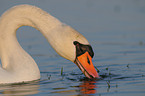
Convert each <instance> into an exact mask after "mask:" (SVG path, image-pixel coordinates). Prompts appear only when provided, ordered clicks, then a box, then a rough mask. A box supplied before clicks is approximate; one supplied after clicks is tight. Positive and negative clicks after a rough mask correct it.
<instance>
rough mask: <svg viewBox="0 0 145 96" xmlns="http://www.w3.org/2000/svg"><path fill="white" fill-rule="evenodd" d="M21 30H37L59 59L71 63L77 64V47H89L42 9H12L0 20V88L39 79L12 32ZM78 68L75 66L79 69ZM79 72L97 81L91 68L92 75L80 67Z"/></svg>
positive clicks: (29, 7)
mask: <svg viewBox="0 0 145 96" xmlns="http://www.w3.org/2000/svg"><path fill="white" fill-rule="evenodd" d="M21 26H31V27H34V28H36V29H37V30H39V31H40V32H41V33H42V34H43V36H44V37H45V38H46V39H47V41H48V42H49V43H50V45H51V46H52V47H53V49H54V50H55V51H56V52H57V53H58V54H59V55H60V56H62V57H64V58H66V59H68V60H70V61H72V62H74V63H76V61H79V59H77V60H76V54H77V52H76V48H79V46H81V44H83V45H89V42H88V40H87V39H86V38H85V37H84V36H83V35H81V34H80V33H78V32H77V31H76V30H74V29H73V28H71V27H70V26H68V25H66V24H64V23H62V22H60V21H59V20H58V19H56V18H55V17H53V16H51V15H50V14H49V13H47V12H45V11H43V10H42V9H40V8H38V7H35V6H32V5H18V6H14V7H12V8H10V9H9V10H7V11H6V12H5V13H4V14H3V15H2V16H1V18H0V58H1V63H2V67H0V84H2V83H17V82H25V81H32V80H37V79H40V71H39V68H38V66H37V64H36V62H35V61H34V60H33V58H32V57H31V56H30V55H29V54H28V53H27V52H26V51H25V50H24V49H23V48H22V47H21V46H20V44H19V42H18V41H17V38H16V31H17V29H18V28H19V27H21ZM75 41H77V42H78V44H77V45H74V42H75ZM86 51H87V50H86ZM83 52H85V51H83ZM82 54H84V53H82ZM88 55H89V54H88ZM87 58H88V57H87ZM79 64H81V63H80V62H79ZM79 64H77V65H78V66H79ZM89 64H90V62H89ZM79 68H80V69H81V70H82V71H83V73H84V74H85V75H86V74H87V75H86V76H87V77H89V76H90V77H94V78H95V77H99V76H98V74H97V73H96V72H95V69H94V68H93V69H92V70H93V71H94V73H89V72H87V70H86V69H85V68H84V66H81V67H80V66H79ZM83 68H84V69H83ZM89 70H90V69H89ZM86 72H87V73H86ZM89 74H93V75H89Z"/></svg>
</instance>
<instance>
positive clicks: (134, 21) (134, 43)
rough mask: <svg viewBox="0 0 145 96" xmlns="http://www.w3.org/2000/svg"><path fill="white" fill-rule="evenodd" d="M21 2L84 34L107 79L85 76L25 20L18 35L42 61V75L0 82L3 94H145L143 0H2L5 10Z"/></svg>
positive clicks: (47, 95)
mask: <svg viewBox="0 0 145 96" xmlns="http://www.w3.org/2000/svg"><path fill="white" fill-rule="evenodd" d="M19 4H31V5H36V6H38V7H40V8H42V9H43V10H45V11H47V12H49V13H50V14H52V15H53V16H55V17H56V18H58V19H59V20H61V21H62V22H65V23H66V24H68V25H70V26H72V27H73V28H75V29H76V30H78V31H79V32H80V33H81V34H83V35H84V36H85V37H86V38H87V39H88V40H89V42H90V43H91V45H92V47H93V49H94V52H95V56H94V58H93V64H94V66H95V67H97V68H98V69H99V71H100V72H99V74H100V76H101V77H102V79H100V80H88V79H87V78H85V77H84V75H83V74H82V72H81V71H80V70H79V68H78V67H77V66H76V65H75V64H73V63H72V62H71V61H68V60H66V59H64V58H62V57H60V56H59V55H58V54H57V53H55V51H54V50H53V49H52V48H51V47H50V45H49V44H48V43H47V41H46V40H45V38H44V37H43V36H42V34H41V33H40V32H39V31H37V30H36V29H34V28H31V27H26V26H25V27H21V28H19V29H18V31H17V37H18V40H19V42H20V44H21V45H22V47H23V48H24V49H25V50H26V51H27V52H28V53H29V54H30V55H31V56H32V57H33V58H34V60H35V61H36V62H37V64H38V66H39V69H40V71H41V79H40V80H37V81H33V82H28V83H21V84H11V85H0V95H2V96H5V95H6V96H7V95H8V96H11V95H12V96H13V95H18V96H19V95H23V96H27V95H28V96H33V95H34V96H40V95H41V96H57V95H58V96H79V95H85V96H90V95H93V96H96V95H98V96H145V1H144V0H1V1H0V14H2V13H3V12H4V11H6V10H7V9H8V8H10V7H12V6H14V5H19ZM62 68H63V72H62V74H61V69H62Z"/></svg>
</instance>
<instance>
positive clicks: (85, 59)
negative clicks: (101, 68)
mask: <svg viewBox="0 0 145 96" xmlns="http://www.w3.org/2000/svg"><path fill="white" fill-rule="evenodd" d="M75 64H77V66H78V67H79V68H80V70H81V71H82V72H83V73H84V75H85V76H86V77H88V78H99V75H98V72H97V71H96V69H95V68H94V66H93V63H92V57H91V56H90V55H89V53H88V52H85V53H84V54H82V55H80V56H77V58H76V60H75Z"/></svg>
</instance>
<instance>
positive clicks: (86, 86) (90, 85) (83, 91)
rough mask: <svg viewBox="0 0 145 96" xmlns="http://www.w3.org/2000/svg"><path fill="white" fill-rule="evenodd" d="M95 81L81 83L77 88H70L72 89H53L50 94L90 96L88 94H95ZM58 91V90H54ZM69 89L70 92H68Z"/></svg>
mask: <svg viewBox="0 0 145 96" xmlns="http://www.w3.org/2000/svg"><path fill="white" fill-rule="evenodd" d="M96 83H97V82H96V81H82V83H80V85H78V86H70V87H73V89H72V88H55V90H54V91H53V92H52V93H53V94H55V93H56V94H58V93H59V95H61V94H65V95H68V96H72V95H73V96H85V95H90V94H92V95H93V94H96V93H97V90H96V89H97V86H96ZM56 89H58V90H56ZM68 89H70V90H68Z"/></svg>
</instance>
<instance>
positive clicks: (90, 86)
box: [79, 81, 97, 95]
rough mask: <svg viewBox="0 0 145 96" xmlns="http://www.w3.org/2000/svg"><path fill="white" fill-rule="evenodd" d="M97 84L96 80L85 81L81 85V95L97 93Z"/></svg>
mask: <svg viewBox="0 0 145 96" xmlns="http://www.w3.org/2000/svg"><path fill="white" fill-rule="evenodd" d="M95 84H96V81H84V82H83V83H82V84H81V85H80V86H79V89H80V90H79V91H80V95H84V94H95V93H97V90H96V88H97V86H96V85H95Z"/></svg>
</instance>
